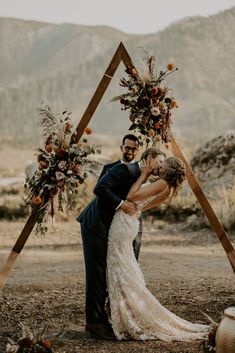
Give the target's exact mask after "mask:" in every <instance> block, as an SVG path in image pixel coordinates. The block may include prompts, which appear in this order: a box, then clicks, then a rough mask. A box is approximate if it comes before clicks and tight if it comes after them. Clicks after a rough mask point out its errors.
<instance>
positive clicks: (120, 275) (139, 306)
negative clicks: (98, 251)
mask: <svg viewBox="0 0 235 353" xmlns="http://www.w3.org/2000/svg"><path fill="white" fill-rule="evenodd" d="M138 229H139V221H138V218H137V216H129V215H127V214H126V213H124V212H123V211H122V210H118V211H117V212H116V213H115V215H114V218H113V221H112V224H111V227H110V231H109V239H108V252H107V286H108V293H109V301H110V311H111V313H110V315H111V317H110V321H111V325H112V327H113V331H114V333H115V336H116V337H117V339H118V340H122V339H130V338H133V339H136V340H153V339H161V340H164V341H173V340H177V341H191V340H194V339H203V338H205V337H206V335H207V334H208V331H209V328H210V326H208V325H201V324H193V323H191V322H189V321H187V320H184V319H181V318H180V317H178V316H176V315H175V314H173V313H172V312H171V311H169V310H168V309H166V308H165V307H164V306H162V305H161V304H160V302H159V301H158V300H157V299H156V298H155V297H154V296H153V295H152V294H151V292H150V291H149V290H148V289H147V287H146V286H145V281H144V277H143V274H142V272H141V269H140V267H139V264H138V262H137V261H136V258H135V256H134V252H133V248H132V242H133V239H134V238H135V236H136V234H137V232H138Z"/></svg>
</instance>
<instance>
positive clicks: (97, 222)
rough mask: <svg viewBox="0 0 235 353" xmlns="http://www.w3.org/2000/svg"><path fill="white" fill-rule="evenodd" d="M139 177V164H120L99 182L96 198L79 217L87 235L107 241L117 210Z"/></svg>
mask: <svg viewBox="0 0 235 353" xmlns="http://www.w3.org/2000/svg"><path fill="white" fill-rule="evenodd" d="M139 175H140V169H139V166H138V162H135V163H131V164H129V165H126V164H124V163H118V164H116V165H114V167H112V168H111V169H110V170H109V171H108V172H107V173H106V174H105V175H104V176H102V177H101V178H100V179H99V180H98V182H97V184H96V186H95V189H94V194H95V195H96V197H95V198H94V199H93V200H92V201H91V202H90V203H89V204H88V206H87V207H86V208H85V209H84V210H83V211H82V213H81V214H80V215H79V216H78V217H77V221H78V222H80V223H81V224H82V226H83V229H85V230H86V233H87V234H90V235H91V236H95V237H96V238H100V239H103V240H104V239H105V240H107V237H108V232H109V228H110V224H111V222H112V219H113V216H114V213H115V211H116V208H117V207H118V205H119V204H120V202H121V201H122V200H125V199H126V196H127V194H128V192H129V189H130V187H131V185H132V184H133V183H134V182H135V181H136V180H137V179H138V177H139Z"/></svg>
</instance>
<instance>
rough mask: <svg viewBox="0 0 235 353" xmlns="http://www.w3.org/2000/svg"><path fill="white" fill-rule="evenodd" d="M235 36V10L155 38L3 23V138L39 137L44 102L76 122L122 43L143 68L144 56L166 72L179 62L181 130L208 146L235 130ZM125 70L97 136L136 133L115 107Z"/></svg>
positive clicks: (97, 123)
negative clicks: (39, 110) (39, 112)
mask: <svg viewBox="0 0 235 353" xmlns="http://www.w3.org/2000/svg"><path fill="white" fill-rule="evenodd" d="M234 37H235V7H233V8H231V9H230V10H227V11H224V12H221V13H219V14H217V15H214V16H210V17H207V18H204V17H193V18H186V19H184V20H183V21H180V22H176V23H173V24H172V25H171V26H169V27H167V28H166V29H165V30H164V31H161V32H158V33H154V34H149V35H128V34H126V33H123V32H120V31H118V30H116V29H114V28H110V27H105V26H94V27H93V26H80V25H73V24H68V23H65V24H61V25H55V24H50V23H41V22H35V21H23V20H19V19H11V18H0V62H1V65H0V134H1V135H2V136H3V137H4V136H12V137H14V139H21V138H29V137H30V138H32V139H34V138H35V137H36V136H38V134H39V129H38V127H37V123H38V115H37V113H36V107H37V106H38V105H39V103H40V102H41V101H45V102H47V103H48V104H49V105H50V106H51V108H52V109H53V110H54V111H55V112H62V111H63V110H65V109H68V110H70V111H72V112H73V119H74V122H75V124H77V122H78V121H79V120H80V118H81V116H82V113H83V112H84V110H85V108H86V106H87V104H88V103H89V101H90V99H91V97H92V95H93V93H94V91H95V89H96V87H97V85H98V83H99V81H100V79H101V77H102V76H103V74H104V72H105V70H106V68H107V66H108V64H109V62H110V60H111V58H112V56H113V54H114V52H115V50H116V48H117V46H118V44H119V43H120V41H123V43H124V45H125V47H126V48H127V50H128V52H129V54H130V55H131V57H132V58H133V61H134V63H135V64H136V66H137V68H138V67H139V66H140V65H141V58H142V57H143V56H144V53H145V51H147V52H149V53H151V54H153V55H155V57H156V58H157V68H159V69H163V68H165V66H166V64H167V63H168V62H174V63H176V65H177V67H178V68H179V71H178V72H176V73H174V74H173V75H172V76H170V77H169V80H167V81H168V82H167V83H168V86H170V87H173V89H174V95H175V97H176V99H177V101H178V103H179V109H178V110H177V111H176V112H175V115H174V118H173V121H174V125H173V128H174V131H175V133H176V135H177V137H180V138H183V139H184V140H187V141H188V142H189V143H191V144H198V143H202V142H205V141H206V140H208V139H209V138H213V137H215V136H217V135H218V134H219V133H220V132H221V131H225V130H229V129H234V128H235V111H234V106H235V80H233V77H235V65H234V57H235V46H234ZM141 48H142V49H141ZM123 69H124V67H123V65H120V67H119V68H118V70H117V73H116V74H115V77H114V79H113V80H112V82H111V84H110V87H109V88H108V90H107V92H106V93H105V96H104V97H103V99H102V101H101V103H100V105H99V107H98V109H97V111H96V113H95V114H94V117H93V119H92V122H91V124H90V125H91V126H92V127H93V128H94V129H95V131H96V132H98V133H107V134H110V135H111V136H112V135H113V134H115V135H116V134H120V135H122V134H123V133H125V132H126V130H127V128H128V127H129V121H128V115H127V113H124V112H122V111H121V109H120V104H119V103H108V102H109V101H110V99H111V98H112V97H113V96H114V95H117V94H119V93H121V92H122V91H121V87H120V86H119V84H118V82H119V79H120V77H122V76H123V72H124V70H123Z"/></svg>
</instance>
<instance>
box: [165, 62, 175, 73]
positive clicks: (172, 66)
mask: <svg viewBox="0 0 235 353" xmlns="http://www.w3.org/2000/svg"><path fill="white" fill-rule="evenodd" d="M174 68H175V65H174V64H171V63H170V64H168V65H167V70H169V71H172V70H174Z"/></svg>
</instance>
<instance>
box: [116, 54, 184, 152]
mask: <svg viewBox="0 0 235 353" xmlns="http://www.w3.org/2000/svg"><path fill="white" fill-rule="evenodd" d="M145 62H146V64H147V70H146V71H145V72H144V73H142V74H140V73H139V72H138V71H137V70H136V69H135V68H134V67H128V68H127V69H126V70H125V72H126V73H127V74H128V79H126V78H122V79H121V81H120V85H121V86H122V87H124V88H125V89H126V90H127V92H126V93H123V94H121V95H119V96H117V97H114V98H113V99H112V101H119V102H120V103H121V107H122V108H121V109H122V110H129V112H130V114H129V118H130V121H131V123H132V124H131V126H130V128H129V130H134V132H138V133H139V134H140V135H139V136H138V137H139V140H140V144H141V145H143V143H144V142H145V143H146V144H147V145H148V144H149V143H150V142H151V141H152V142H154V141H156V140H157V141H161V142H162V143H167V142H168V141H169V139H170V127H171V110H172V109H174V108H177V107H178V105H177V102H176V100H175V99H174V97H173V90H172V89H171V88H168V87H166V86H163V85H162V82H163V81H164V80H165V78H166V77H167V76H168V75H169V74H171V73H172V72H174V71H176V70H178V69H177V68H176V67H175V65H174V64H171V63H170V64H168V65H167V68H166V70H165V71H160V72H159V74H158V75H157V73H155V72H154V64H155V57H154V56H150V57H147V58H146V59H145Z"/></svg>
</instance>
